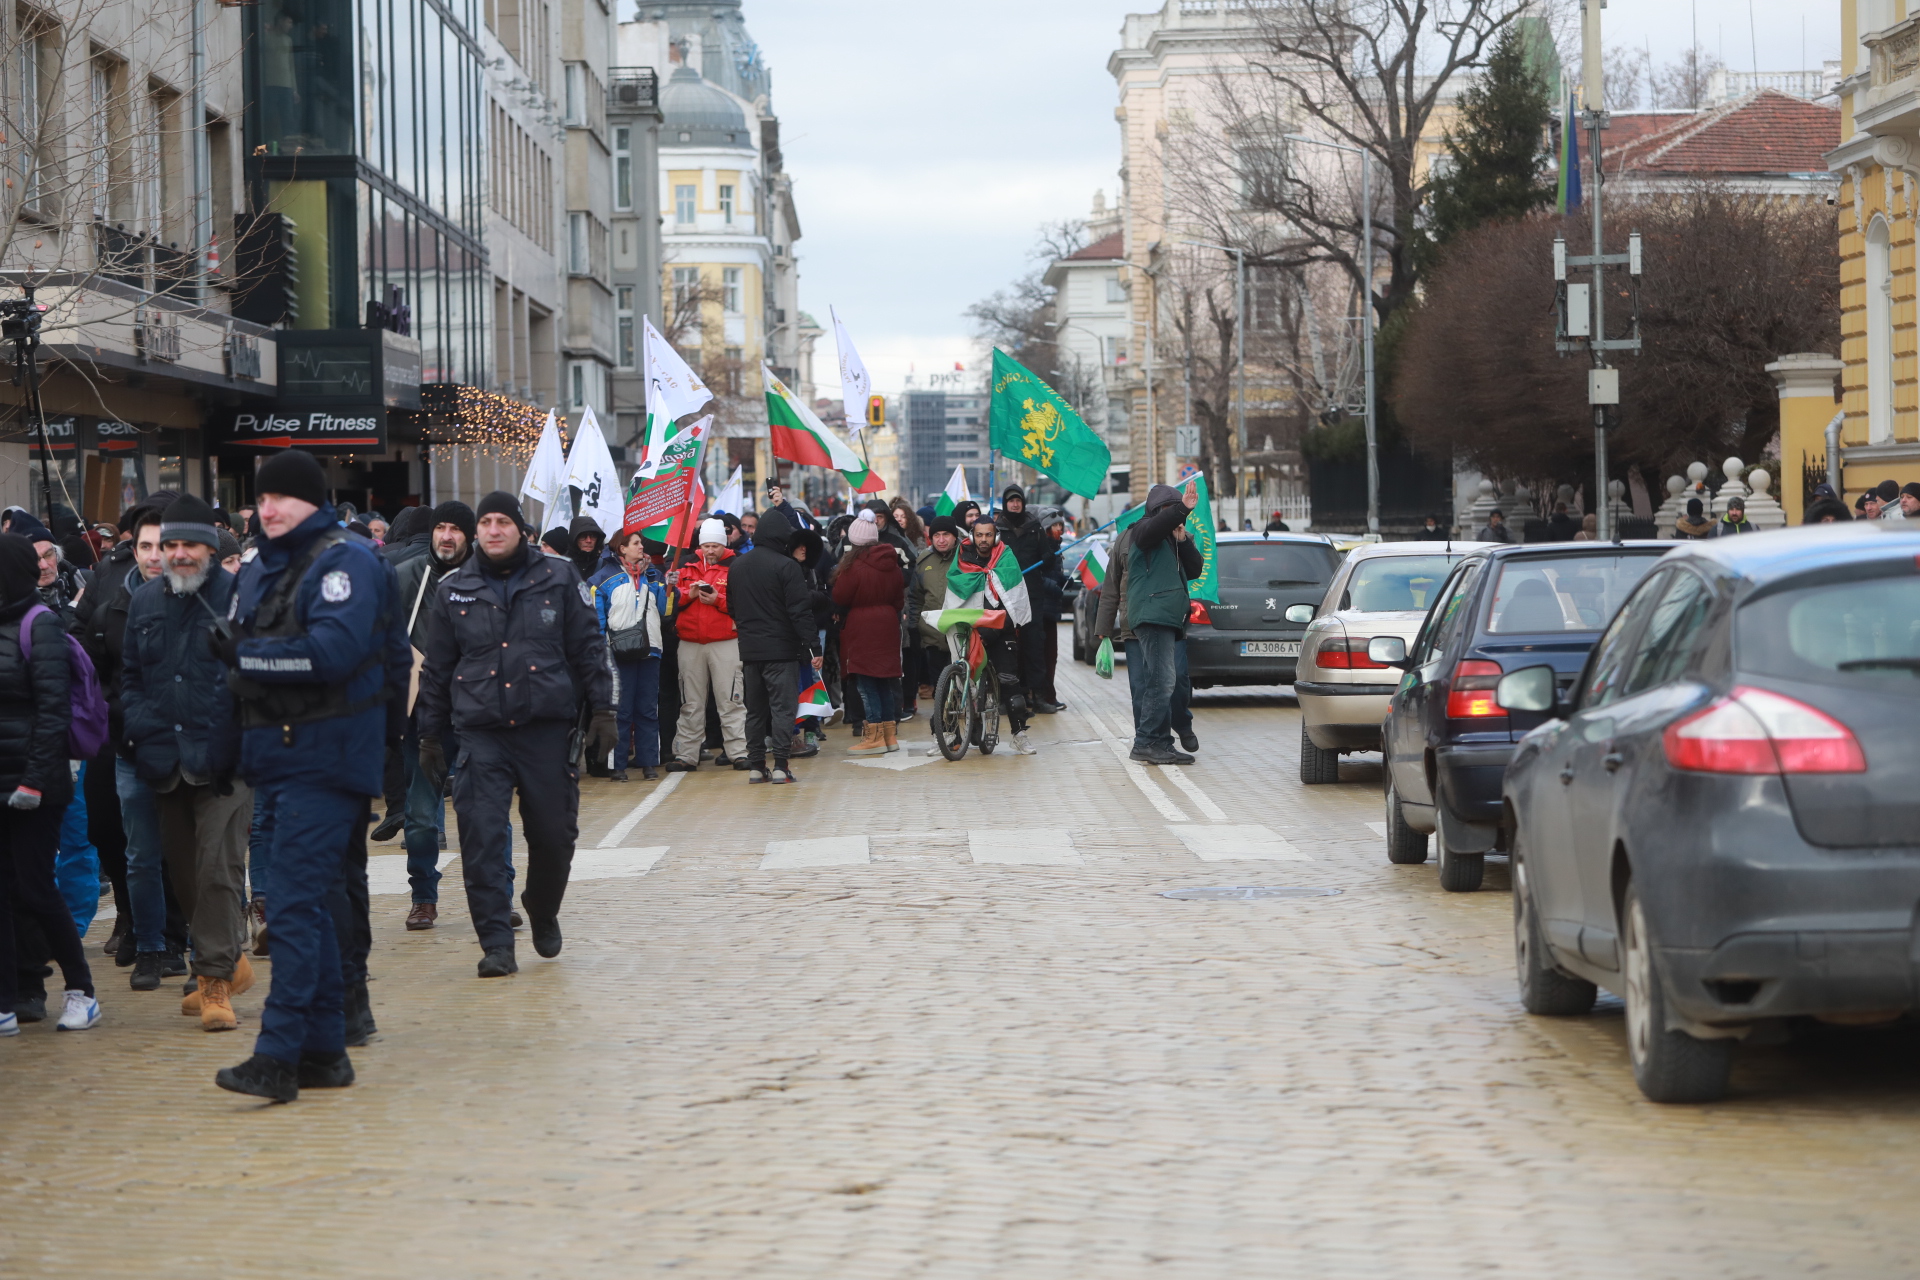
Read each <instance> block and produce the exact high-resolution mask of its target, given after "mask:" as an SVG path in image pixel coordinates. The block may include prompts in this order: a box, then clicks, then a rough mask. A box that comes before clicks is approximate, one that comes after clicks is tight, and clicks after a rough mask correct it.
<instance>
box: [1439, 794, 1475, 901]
mask: <svg viewBox="0 0 1920 1280" xmlns="http://www.w3.org/2000/svg"><path fill="white" fill-rule="evenodd" d="M1440 803H1442V804H1444V803H1446V802H1445V801H1444V800H1443V801H1440ZM1433 842H1434V844H1436V845H1438V846H1439V849H1440V887H1441V888H1442V889H1445V890H1446V891H1447V892H1448V893H1475V892H1478V891H1479V888H1480V881H1481V880H1482V879H1483V878H1485V876H1486V874H1487V855H1486V854H1484V853H1455V852H1453V851H1452V850H1451V849H1449V848H1447V841H1446V838H1445V837H1444V836H1435V837H1434V841H1433Z"/></svg>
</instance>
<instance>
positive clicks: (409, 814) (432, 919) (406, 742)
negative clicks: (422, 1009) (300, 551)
mask: <svg viewBox="0 0 1920 1280" xmlns="http://www.w3.org/2000/svg"><path fill="white" fill-rule="evenodd" d="M418 509H419V508H408V510H418ZM402 515H403V517H404V515H405V513H404V512H403V513H402ZM421 525H422V531H421V532H420V533H419V534H416V535H414V537H415V538H416V539H418V538H424V539H425V542H424V543H423V544H422V547H421V550H420V552H419V554H417V555H413V556H411V557H410V558H408V559H407V560H405V561H403V562H402V563H401V564H400V565H399V566H398V569H397V571H396V573H395V574H394V590H395V598H396V599H397V600H398V601H400V603H401V604H402V605H403V606H404V607H405V608H406V610H407V618H408V626H407V641H408V643H409V644H410V645H411V646H412V648H413V667H414V671H415V673H416V675H415V680H416V686H415V687H416V689H417V680H418V675H417V673H418V671H419V669H420V664H421V663H422V662H424V661H425V660H426V653H427V632H428V623H429V622H430V620H431V619H432V616H433V615H432V613H431V611H430V610H428V609H427V607H426V603H427V598H428V596H429V595H431V594H432V592H433V591H434V589H435V588H436V587H438V586H439V585H440V583H441V581H442V580H444V579H445V578H446V576H447V575H448V574H450V573H452V572H453V571H454V570H455V569H458V568H459V567H460V566H461V565H463V564H465V563H466V562H467V557H468V556H469V555H470V554H472V551H473V536H474V516H473V508H472V507H469V506H468V505H467V504H466V503H464V502H459V501H456V500H454V499H451V498H450V499H448V500H447V501H445V502H443V503H441V504H440V505H439V506H437V507H435V508H434V509H433V510H432V511H431V512H429V513H428V514H427V515H426V517H424V518H423V520H422V521H421ZM413 701H414V699H412V698H409V703H410V704H411V703H412V702H413ZM440 745H441V748H442V750H444V751H445V752H446V753H447V757H448V758H449V759H455V760H457V759H459V757H460V743H459V740H458V739H457V738H456V737H455V736H454V734H453V732H452V730H447V731H445V732H444V733H443V734H442V735H441V741H440ZM400 758H401V762H402V764H403V765H404V766H405V768H406V788H407V790H406V809H405V811H404V815H403V816H404V818H405V825H404V830H405V832H406V835H405V836H404V840H405V842H406V847H407V885H408V887H409V889H410V890H411V891H412V897H411V899H410V904H409V906H408V908H407V928H408V929H410V930H412V931H414V932H416V933H420V932H424V931H425V930H428V929H431V928H433V927H434V925H435V923H436V922H437V921H438V920H439V919H440V851H441V850H442V849H445V848H446V847H447V835H446V821H447V819H446V813H447V806H446V797H445V796H444V795H443V794H442V791H443V788H441V787H438V786H435V785H434V783H433V780H432V779H431V778H429V777H428V776H427V773H426V770H424V769H422V768H421V767H420V709H419V707H418V706H417V705H409V706H408V708H407V728H406V732H405V733H404V734H403V735H402V737H401V739H400ZM384 826H385V824H384V823H383V824H382V827H384ZM373 838H374V839H376V840H378V839H379V838H380V830H379V829H376V830H375V831H374V833H373Z"/></svg>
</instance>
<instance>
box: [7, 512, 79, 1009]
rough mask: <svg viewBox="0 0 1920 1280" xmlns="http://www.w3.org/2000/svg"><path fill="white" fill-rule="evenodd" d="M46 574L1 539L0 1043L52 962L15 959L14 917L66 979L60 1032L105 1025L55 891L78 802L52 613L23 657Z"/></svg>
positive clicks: (17, 542) (14, 543)
mask: <svg viewBox="0 0 1920 1280" xmlns="http://www.w3.org/2000/svg"><path fill="white" fill-rule="evenodd" d="M39 581H40V564H39V560H38V558H37V557H36V556H35V555H34V550H33V544H32V543H31V542H28V541H27V540H26V539H25V538H22V537H20V536H18V535H16V534H10V533H9V534H0V795H5V796H6V797H7V801H6V803H5V805H0V1035H13V1034H16V1033H17V1032H18V1031H19V1024H18V1022H17V1020H16V1018H15V1014H14V1006H15V1003H16V1001H17V1000H18V998H19V991H18V987H17V978H18V972H19V970H20V968H22V967H23V966H38V965H39V964H40V963H42V962H43V961H45V960H46V959H47V957H46V956H36V955H16V954H15V948H14V930H13V913H14V911H15V910H18V911H19V912H20V913H21V914H22V915H24V916H27V917H29V918H30V919H32V920H33V921H35V922H36V923H37V924H39V926H40V928H41V930H42V931H43V932H44V933H45V935H46V941H47V945H48V946H49V948H50V949H51V950H52V952H53V959H54V960H55V961H57V962H58V963H59V965H60V972H61V974H62V976H63V977H64V978H65V979H66V984H67V993H66V1006H65V1008H64V1009H63V1011H62V1012H61V1015H60V1029H61V1030H62V1031H84V1030H85V1029H86V1028H88V1027H91V1026H92V1025H94V1023H96V1022H98V1021H99V1020H100V1004H99V1002H98V1001H96V1000H95V999H94V998H93V974H92V972H91V971H89V970H88V968H87V957H86V953H85V952H84V951H83V950H82V949H81V947H80V932H79V930H78V929H76V928H75V927H74V924H73V916H72V915H70V914H69V913H68V911H67V904H66V902H65V901H64V900H62V898H61V897H60V890H59V888H58V886H57V885H56V884H55V883H54V878H53V861H54V855H55V854H56V853H57V852H58V851H59V847H60V819H61V817H62V815H64V814H65V813H66V810H67V802H68V801H70V800H72V799H73V775H72V773H71V772H70V771H69V769H68V766H67V724H68V721H69V719H70V718H71V713H70V711H69V709H68V703H67V683H68V680H67V637H66V632H65V630H64V629H63V628H62V627H61V625H60V619H59V616H58V615H57V614H55V613H53V612H52V611H51V610H47V611H44V612H42V613H40V614H38V615H36V616H35V617H34V619H33V621H32V624H31V625H32V635H31V639H32V645H31V647H32V650H33V658H32V661H31V662H30V663H29V662H28V661H26V660H24V659H23V658H22V656H21V648H20V622H21V619H22V618H23V617H24V616H25V615H26V613H27V611H28V610H29V609H31V608H33V607H34V606H35V605H37V604H39V603H40V595H39V592H38V591H37V590H36V588H37V586H38V585H39Z"/></svg>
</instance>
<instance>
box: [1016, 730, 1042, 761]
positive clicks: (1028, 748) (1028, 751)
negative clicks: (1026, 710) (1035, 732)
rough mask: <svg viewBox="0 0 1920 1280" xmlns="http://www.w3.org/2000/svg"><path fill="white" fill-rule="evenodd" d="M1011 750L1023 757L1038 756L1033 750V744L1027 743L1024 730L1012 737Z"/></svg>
mask: <svg viewBox="0 0 1920 1280" xmlns="http://www.w3.org/2000/svg"><path fill="white" fill-rule="evenodd" d="M1013 749H1014V750H1015V751H1017V752H1019V753H1020V754H1021V755H1023V756H1031V755H1038V754H1039V752H1037V751H1035V750H1034V749H1033V744H1032V743H1031V742H1028V741H1027V731H1026V730H1025V729H1022V730H1021V731H1020V732H1019V733H1016V734H1014V735H1013Z"/></svg>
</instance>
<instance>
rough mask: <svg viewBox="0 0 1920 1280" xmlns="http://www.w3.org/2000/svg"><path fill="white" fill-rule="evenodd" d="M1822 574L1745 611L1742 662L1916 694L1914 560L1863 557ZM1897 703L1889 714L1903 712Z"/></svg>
mask: <svg viewBox="0 0 1920 1280" xmlns="http://www.w3.org/2000/svg"><path fill="white" fill-rule="evenodd" d="M1823 577H1824V578H1825V579H1826V580H1820V579H1815V580H1812V581H1808V580H1806V579H1803V580H1802V583H1803V585H1798V586H1789V587H1788V588H1787V589H1785V590H1782V591H1776V592H1774V593H1772V594H1771V595H1765V596H1762V597H1760V598H1759V599H1758V600H1755V601H1753V603H1751V604H1748V605H1746V606H1744V607H1743V608H1742V609H1741V610H1740V612H1739V614H1738V615H1736V622H1735V628H1734V639H1735V644H1736V650H1737V658H1738V661H1737V662H1736V663H1735V667H1736V669H1737V670H1738V671H1740V672H1741V673H1742V674H1746V673H1749V672H1751V673H1752V674H1754V675H1758V676H1772V677H1775V678H1777V679H1781V680H1806V681H1811V682H1813V683H1816V684H1824V685H1839V686H1842V687H1846V688H1852V689H1856V690H1859V691H1861V692H1863V693H1878V694H1883V695H1893V697H1895V698H1897V699H1900V700H1901V702H1902V703H1904V701H1905V700H1906V699H1910V698H1911V697H1912V696H1913V688H1914V682H1915V681H1916V680H1920V577H1916V576H1915V574H1914V572H1913V561H1912V560H1911V559H1906V558H1905V557H1903V558H1902V561H1896V562H1892V563H1889V562H1888V561H1885V560H1880V561H1877V562H1876V561H1872V560H1864V561H1861V562H1858V563H1856V564H1854V565H1850V566H1847V568H1846V570H1845V571H1844V572H1839V573H1831V574H1828V575H1823ZM1832 579H1838V581H1834V580H1832ZM1893 705H1894V704H1888V705H1887V710H1886V712H1885V714H1888V715H1897V714H1899V713H1898V712H1895V711H1893V709H1892V707H1893Z"/></svg>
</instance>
